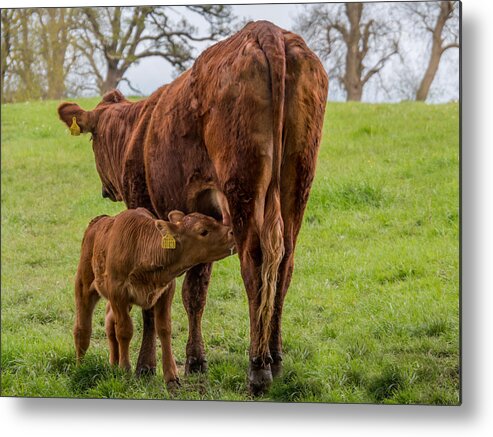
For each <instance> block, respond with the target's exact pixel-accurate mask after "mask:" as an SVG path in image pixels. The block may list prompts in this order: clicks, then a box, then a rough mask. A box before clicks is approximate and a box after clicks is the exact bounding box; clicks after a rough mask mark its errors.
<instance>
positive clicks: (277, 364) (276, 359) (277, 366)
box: [270, 352, 282, 378]
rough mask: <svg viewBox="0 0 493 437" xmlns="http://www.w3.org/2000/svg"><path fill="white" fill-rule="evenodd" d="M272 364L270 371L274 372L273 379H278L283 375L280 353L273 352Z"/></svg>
mask: <svg viewBox="0 0 493 437" xmlns="http://www.w3.org/2000/svg"><path fill="white" fill-rule="evenodd" d="M271 355H272V363H271V365H270V370H271V371H272V377H273V378H277V377H278V376H281V374H282V354H281V353H280V352H273V353H272V354H271Z"/></svg>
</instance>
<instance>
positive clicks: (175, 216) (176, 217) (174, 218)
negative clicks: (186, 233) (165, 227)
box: [168, 210, 185, 223]
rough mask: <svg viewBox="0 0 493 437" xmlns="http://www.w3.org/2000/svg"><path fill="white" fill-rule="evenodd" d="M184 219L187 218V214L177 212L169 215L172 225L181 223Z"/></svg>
mask: <svg viewBox="0 0 493 437" xmlns="http://www.w3.org/2000/svg"><path fill="white" fill-rule="evenodd" d="M183 217H185V214H184V213H183V212H181V211H177V210H174V211H171V212H170V213H169V214H168V218H169V221H170V222H171V223H178V222H179V221H181V220H183Z"/></svg>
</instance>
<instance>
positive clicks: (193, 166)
mask: <svg viewBox="0 0 493 437" xmlns="http://www.w3.org/2000/svg"><path fill="white" fill-rule="evenodd" d="M1 22H2V35H1V38H2V41H1V43H2V56H1V63H2V70H1V72H2V83H1V87H2V114H1V115H2V119H1V123H2V125H1V127H2V295H1V297H2V306H1V316H2V318H1V320H2V326H1V334H2V335H1V358H2V383H1V384H2V396H9V397H43V398H48V397H65V398H112V399H123V398H126V399H129V398H130V399H181V400H223V401H224V400H227V401H275V402H321V403H375V404H425V405H458V404H460V401H461V398H460V373H461V370H460V348H459V340H460V305H459V304H460V294H459V293H460V289H459V288H460V287H459V284H460V281H459V273H460V265H459V255H460V247H459V232H460V220H459V217H460V210H459V165H460V162H459V156H460V131H459V125H460V117H459V115H460V113H459V111H460V102H459V97H460V87H459V79H460V78H459V73H460V64H459V56H460V52H459V50H460V35H459V30H460V3H459V2H455V1H442V2H382V3H379V2H375V3H323V4H309V3H304V4H290V5H282V4H271V5H269V4H259V5H194V6H192V5H189V6H171V5H165V6H121V7H103V6H101V7H77V8H75V7H67V8H24V9H2V11H1ZM175 289H176V293H175ZM132 309H133V310H132ZM131 310H132V311H131Z"/></svg>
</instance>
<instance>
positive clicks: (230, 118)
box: [59, 21, 328, 393]
mask: <svg viewBox="0 0 493 437" xmlns="http://www.w3.org/2000/svg"><path fill="white" fill-rule="evenodd" d="M327 87H328V80H327V76H326V73H325V71H324V69H323V67H322V65H321V63H320V61H319V59H318V58H317V57H316V55H315V54H314V53H313V52H311V51H310V50H309V49H308V47H307V46H306V44H305V43H304V41H303V40H302V38H301V37H299V36H298V35H295V34H293V33H291V32H287V31H285V30H282V29H280V28H278V27H277V26H275V25H273V24H272V23H269V22H265V21H259V22H254V23H249V24H247V25H246V26H245V27H244V28H243V29H242V30H241V31H240V32H238V33H237V34H235V35H233V36H232V37H230V38H228V39H226V40H224V41H221V42H219V43H217V44H215V45H214V46H212V47H210V48H209V49H207V50H205V51H204V52H203V53H202V55H201V56H200V57H199V58H198V59H197V61H196V62H195V64H194V66H193V67H192V68H191V69H190V70H188V71H186V72H185V73H183V74H182V75H181V76H179V77H178V78H177V79H176V80H175V81H173V82H172V83H171V84H169V85H165V86H163V87H161V88H159V89H158V90H157V91H156V92H154V93H153V94H152V95H151V96H149V97H148V98H147V99H145V100H142V101H140V102H137V103H131V102H129V101H127V100H126V99H125V98H124V97H123V95H122V94H121V93H119V92H118V91H114V92H110V93H108V94H107V95H105V97H104V98H103V100H102V102H101V103H100V104H99V105H98V106H97V107H96V108H95V109H94V110H93V111H83V110H82V109H81V108H80V107H79V106H78V105H76V104H74V103H64V104H62V105H61V106H60V107H59V115H60V118H61V119H62V120H63V121H64V122H65V123H66V124H67V125H68V126H70V125H71V123H72V118H73V117H76V120H77V123H78V124H79V125H80V128H81V130H82V132H91V133H92V136H93V149H94V153H95V158H96V166H97V170H98V172H99V175H100V177H101V181H102V183H103V195H105V196H107V197H110V198H111V199H112V200H123V201H124V202H125V203H126V205H127V206H128V207H130V208H132V207H137V206H144V207H146V208H148V209H150V210H151V211H153V212H154V213H155V214H156V215H157V216H159V217H165V216H166V215H167V214H168V213H169V212H170V211H171V210H173V209H180V210H183V211H186V212H192V211H199V212H202V213H204V214H208V215H211V216H214V217H216V218H221V219H223V221H225V222H229V220H231V224H232V227H233V231H234V236H235V241H236V246H237V250H238V254H239V258H240V263H241V274H242V277H243V282H244V284H245V288H246V291H247V295H248V301H249V313H250V368H249V372H248V375H249V382H250V389H251V391H252V392H253V393H260V392H262V391H264V390H265V389H266V388H267V387H268V386H269V384H270V382H271V381H272V375H274V376H275V375H276V374H278V373H279V372H280V370H281V361H282V339H281V316H282V308H283V302H284V297H285V295H286V292H287V289H288V287H289V283H290V280H291V275H292V272H293V266H294V249H295V245H296V239H297V236H298V233H299V230H300V226H301V222H302V218H303V213H304V210H305V207H306V203H307V200H308V195H309V191H310V188H311V184H312V180H313V177H314V172H315V163H316V158H317V153H318V147H319V143H320V136H321V129H322V122H323V116H324V111H325V104H326V98H327ZM210 275H211V265H210V264H205V265H199V266H197V267H195V268H193V269H191V270H190V271H189V272H188V273H187V275H186V278H185V280H184V283H183V290H182V295H183V302H184V305H185V308H186V310H187V313H188V317H189V339H188V343H187V362H186V371H187V372H190V371H203V370H205V369H206V360H205V352H204V345H203V340H202V333H201V319H202V313H203V310H204V306H205V300H206V294H207V287H208V283H209V279H210ZM153 367H154V368H155V334H154V328H153V320H152V314H151V312H144V334H143V344H142V349H141V354H140V356H139V362H138V369H137V370H138V371H139V370H142V369H144V368H151V369H152V368H153Z"/></svg>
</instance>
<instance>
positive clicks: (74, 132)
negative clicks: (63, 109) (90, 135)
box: [69, 117, 80, 136]
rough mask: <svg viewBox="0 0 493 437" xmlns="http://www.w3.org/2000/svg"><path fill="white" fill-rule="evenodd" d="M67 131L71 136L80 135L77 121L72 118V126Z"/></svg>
mask: <svg viewBox="0 0 493 437" xmlns="http://www.w3.org/2000/svg"><path fill="white" fill-rule="evenodd" d="M69 129H70V134H71V135H76V136H77V135H80V127H79V125H78V124H77V119H76V118H75V117H72V126H70V128H69Z"/></svg>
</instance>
